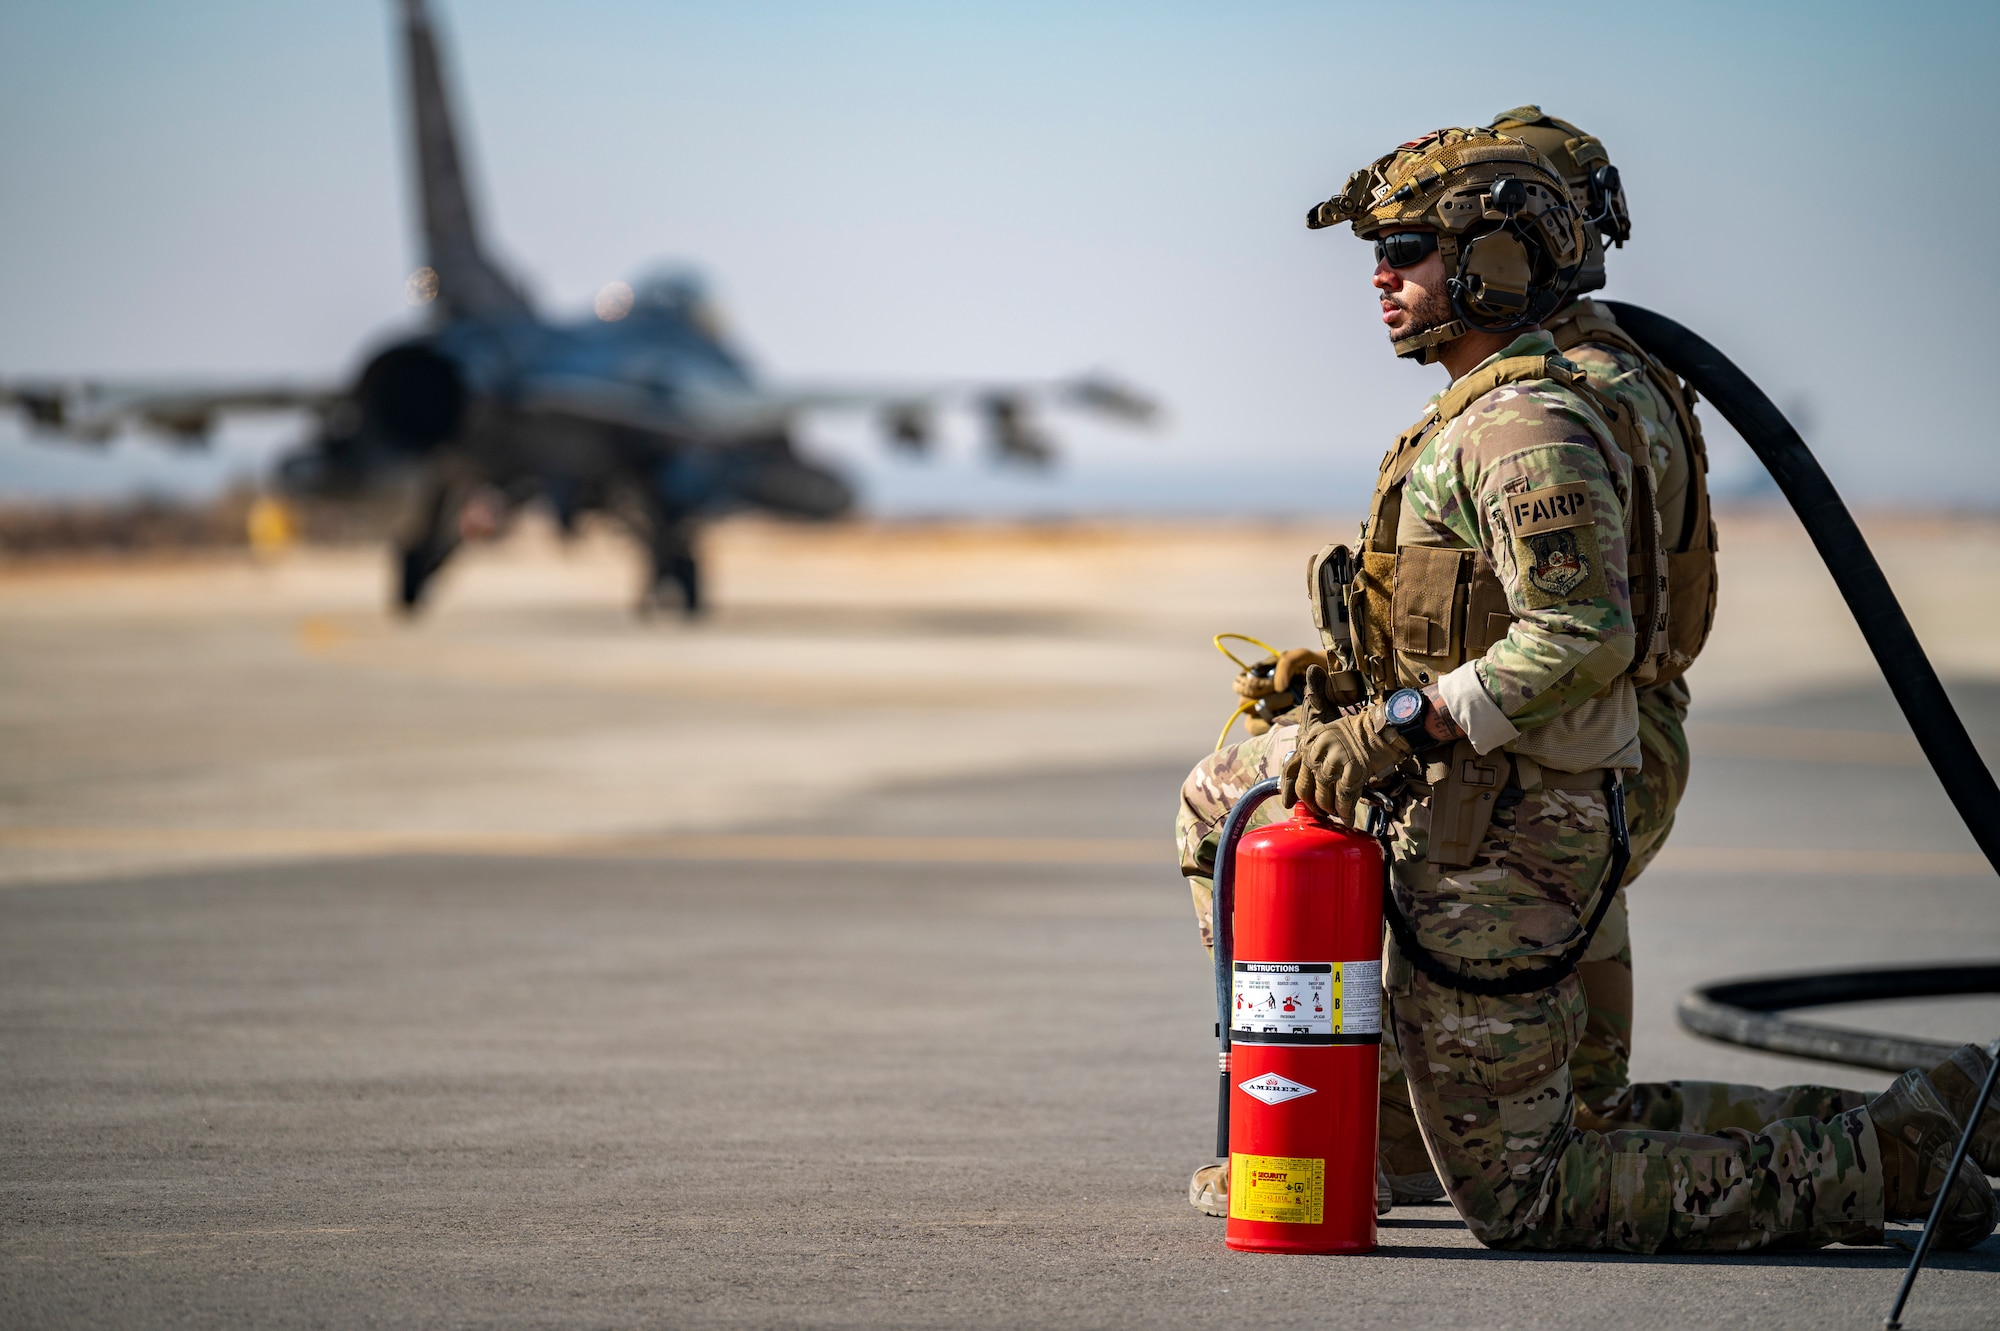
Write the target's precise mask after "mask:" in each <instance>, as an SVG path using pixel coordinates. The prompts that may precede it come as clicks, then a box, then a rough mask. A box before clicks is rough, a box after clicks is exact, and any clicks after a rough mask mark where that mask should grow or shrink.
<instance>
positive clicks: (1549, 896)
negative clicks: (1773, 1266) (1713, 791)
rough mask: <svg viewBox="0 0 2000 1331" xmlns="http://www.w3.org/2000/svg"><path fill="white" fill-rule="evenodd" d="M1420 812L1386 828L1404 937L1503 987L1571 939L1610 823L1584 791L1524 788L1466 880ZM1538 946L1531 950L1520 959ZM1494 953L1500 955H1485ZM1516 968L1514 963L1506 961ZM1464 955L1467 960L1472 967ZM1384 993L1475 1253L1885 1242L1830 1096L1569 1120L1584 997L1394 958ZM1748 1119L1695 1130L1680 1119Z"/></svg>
mask: <svg viewBox="0 0 2000 1331" xmlns="http://www.w3.org/2000/svg"><path fill="white" fill-rule="evenodd" d="M1426 822H1427V817H1426V811H1425V810H1424V809H1423V808H1422V806H1421V803H1420V802H1416V803H1413V804H1412V805H1411V806H1410V807H1408V808H1406V809H1405V810H1404V811H1403V814H1402V817H1401V819H1400V820H1399V823H1398V827H1397V846H1396V850H1397V864H1396V868H1395V891H1396V895H1397V899H1398V900H1399V901H1400V902H1402V903H1403V905H1404V908H1405V910H1406V911H1407V912H1408V913H1409V914H1410V916H1411V920H1412V924H1413V927H1414V930H1415V933H1416V935H1417V940H1418V942H1420V943H1421V944H1423V945H1424V946H1425V947H1427V948H1429V949H1430V950H1431V951H1432V952H1433V953H1434V954H1436V955H1439V957H1440V959H1441V960H1443V961H1444V962H1445V964H1446V965H1448V966H1450V967H1452V968H1453V970H1455V971H1456V972H1457V973H1458V974H1459V975H1462V976H1480V977H1505V976H1506V975H1508V974H1510V973H1514V972H1518V971H1520V970H1522V969H1525V968H1529V967H1533V966H1535V965H1538V964H1540V963H1541V962H1542V961H1544V960H1546V956H1547V952H1548V951H1550V950H1554V949H1556V948H1559V947H1560V946H1561V945H1562V943H1563V942H1564V938H1563V937H1562V936H1561V935H1562V932H1563V930H1564V926H1565V923H1566V924H1567V926H1568V933H1569V936H1572V937H1573V936H1574V932H1575V930H1576V928H1577V927H1579V926H1580V923H1581V920H1582V916H1583V913H1584V911H1585V910H1586V909H1587V907H1588V904H1589V901H1590V898H1591V896H1592V893H1593V891H1594V890H1595V888H1596V886H1597V884H1598V883H1599V882H1601V881H1602V876H1603V874H1604V871H1605V868H1606V866H1607V864H1608V862H1609V860H1610V853H1611V836H1610V827H1609V812H1608V809H1607V808H1606V805H1605V802H1604V800H1603V798H1602V796H1601V795H1597V794H1595V793H1593V792H1590V791H1588V790H1587V789H1562V790H1529V791H1527V792H1525V794H1524V796H1523V798H1522V799H1521V800H1520V802H1519V803H1518V804H1516V805H1515V806H1513V807H1512V808H1503V809H1501V810H1500V811H1499V812H1498V813H1496V815H1495V816H1494V820H1493V829H1492V831H1491V833H1490V834H1489V836H1488V838H1487V840H1486V842H1485V844H1484V845H1483V846H1482V847H1481V849H1480V853H1479V856H1478V859H1477V860H1476V862H1475V863H1474V864H1473V866H1472V867H1471V868H1468V869H1453V870H1440V869H1437V868H1435V867H1434V866H1432V865H1431V864H1430V863H1429V862H1428V861H1427V860H1426V859H1425V858H1424V856H1423V852H1424V839H1425V833H1424V826H1425V823H1426ZM1538 943H1539V944H1542V945H1543V948H1542V950H1541V952H1539V953H1529V954H1520V953H1519V949H1520V948H1521V947H1523V946H1533V945H1536V944H1538ZM1496 952H1497V953H1501V954H1502V955H1500V956H1499V957H1497V958H1494V957H1492V954H1494V953H1496ZM1510 953H1511V954H1512V955H1508V954H1510ZM1466 954H1472V955H1466ZM1388 962H1389V964H1388V966H1387V967H1386V969H1385V974H1384V977H1383V988H1384V991H1385V995H1386V997H1387V1000H1388V1009H1389V1027H1390V1030H1391V1031H1392V1032H1393V1035H1394V1039H1395V1042H1396V1045H1397V1048H1398V1051H1399V1053H1400V1055H1401V1061H1402V1064H1403V1066H1404V1068H1405V1069H1406V1070H1407V1082H1408V1087H1409V1095H1410V1101H1411V1106H1412V1109H1413V1111H1414V1116H1415V1118H1416V1121H1417V1124H1418V1126H1419V1128H1420V1129H1421V1132H1422V1135H1423V1139H1424V1142H1425V1145H1426V1146H1427V1147H1428V1148H1429V1153H1430V1158H1431V1160H1432V1161H1433V1162H1434V1163H1435V1164H1436V1166H1437V1169H1438V1173H1439V1176H1440V1177H1441V1178H1442V1180H1443V1182H1444V1185H1445V1190H1446V1191H1447V1193H1449V1195H1450V1196H1451V1199H1452V1203H1453V1205H1454V1206H1456V1207H1457V1209H1458V1212H1459V1214H1460V1215H1461V1216H1462V1217H1463V1218H1464V1219H1465V1222H1466V1225H1467V1226H1468V1228H1470V1229H1471V1230H1472V1233H1473V1235H1474V1237H1476V1238H1478V1239H1479V1240H1480V1242H1482V1243H1485V1244H1488V1245H1489V1246H1493V1247H1503V1248H1585V1249H1605V1248H1609V1249H1615V1250H1619V1251H1625V1252H1663V1251H1676V1250H1678V1251H1709V1252H1737V1251H1744V1250H1747V1249H1752V1248H1764V1247H1819V1246H1823V1245H1825V1244H1828V1243H1879V1242H1881V1238H1882V1232H1881V1231H1882V1217H1883V1186H1882V1158H1881V1151H1880V1147H1879V1145H1878V1143H1877V1141H1876V1136H1875V1130H1874V1127H1873V1125H1872V1124H1871V1123H1870V1122H1869V1117H1868V1110H1867V1109H1866V1108H1863V1107H1859V1106H1848V1107H1844V1108H1841V1109H1839V1110H1838V1111H1837V1112H1831V1113H1825V1114H1824V1116H1822V1113H1821V1111H1825V1110H1830V1109H1832V1108H1833V1106H1834V1105H1835V1104H1840V1103H1843V1102H1842V1101H1841V1100H1839V1099H1838V1097H1839V1096H1840V1095H1841V1094H1842V1093H1838V1092H1819V1091H1814V1090H1811V1089H1808V1088H1794V1089H1792V1090H1788V1091H1774V1092H1766V1091H1762V1090H1759V1089H1757V1088H1753V1087H1737V1088H1726V1089H1722V1088H1718V1092H1717V1093H1716V1094H1713V1095H1711V1094H1709V1093H1708V1092H1706V1091H1703V1090H1700V1089H1695V1090H1694V1091H1692V1093H1691V1092H1690V1089H1689V1088H1690V1087H1691V1086H1692V1085H1693V1084H1690V1083H1681V1084H1679V1085H1678V1086H1672V1084H1669V1085H1670V1087H1671V1089H1663V1090H1660V1091H1657V1092H1656V1091H1655V1090H1654V1089H1653V1088H1642V1087H1634V1088H1631V1090H1630V1091H1628V1092H1627V1093H1626V1095H1625V1096H1624V1097H1622V1098H1621V1100H1620V1101H1619V1102H1618V1103H1617V1105H1616V1106H1614V1107H1616V1108H1622V1109H1623V1111H1624V1113H1625V1114H1628V1115H1632V1116H1635V1117H1638V1118H1644V1119H1645V1120H1647V1121H1655V1122H1661V1123H1664V1122H1665V1121H1666V1120H1667V1119H1669V1118H1674V1117H1678V1118H1679V1119H1680V1120H1681V1121H1680V1122H1679V1123H1678V1124H1675V1125H1674V1128H1673V1129H1669V1130H1664V1131H1662V1130H1647V1129H1641V1128H1627V1127H1623V1126H1620V1125H1619V1124H1617V1123H1615V1122H1613V1121H1611V1120H1609V1119H1607V1118H1606V1117H1605V1116H1603V1115H1596V1114H1592V1113H1590V1112H1589V1111H1587V1110H1586V1111H1583V1112H1581V1113H1579V1111H1578V1106H1577V1104H1576V1099H1575V1095H1574V1092H1573V1089H1572V1086H1571V1082H1570V1069H1569V1063H1570V1058H1571V1055H1572V1053H1573V1052H1574V1050H1575V1048H1576V1046H1577V1044H1578V1042H1579V1041H1580V1040H1581V1039H1582V1036H1583V1033H1584V1028H1585V1023H1586V1016H1587V1013H1586V1010H1585V1003H1584V998H1583V989H1582V984H1581V983H1580V981H1579V979H1578V977H1576V976H1574V975H1572V976H1569V977H1567V978H1566V979H1564V980H1563V981H1561V982H1560V983H1558V984H1557V985H1555V986H1553V987H1552V988H1547V989H1542V990H1537V991H1533V992H1529V993H1524V994H1517V995H1508V996H1503V997H1484V996H1481V995H1477V994H1472V993H1467V992H1465V991H1463V990H1461V989H1458V988H1455V987H1452V986H1449V985H1446V984H1441V983H1439V982H1438V981H1435V980H1432V979H1431V978H1430V977H1428V976H1426V975H1424V974H1423V973H1422V972H1420V971H1418V970H1417V969H1416V968H1415V967H1414V966H1412V965H1411V964H1410V963H1409V961H1408V960H1407V959H1405V958H1404V957H1403V956H1402V955H1400V953H1398V951H1397V950H1396V948H1395V947H1394V946H1393V945H1392V946H1391V947H1390V949H1389V956H1388ZM1807 1105H1810V1107H1809V1108H1808V1109H1807V1112H1804V1113H1797V1114H1795V1115H1794V1116H1792V1117H1778V1118H1775V1119H1768V1120H1765V1121H1763V1122H1757V1123H1735V1124H1730V1125H1727V1126H1724V1125H1720V1124H1715V1125H1710V1124H1702V1125H1700V1130H1699V1131H1691V1130H1689V1129H1690V1127H1691V1126H1693V1125H1690V1124H1688V1123H1687V1122H1686V1120H1687V1118H1688V1116H1689V1115H1690V1114H1691V1113H1699V1112H1703V1111H1704V1110H1714V1111H1717V1112H1718V1113H1720V1114H1722V1115H1723V1116H1727V1117H1737V1118H1743V1117H1746V1116H1748V1115H1750V1114H1752V1113H1755V1112H1758V1111H1764V1110H1771V1109H1780V1110H1782V1109H1784V1108H1787V1107H1789V1108H1794V1109H1797V1108H1800V1107H1802V1106H1807Z"/></svg>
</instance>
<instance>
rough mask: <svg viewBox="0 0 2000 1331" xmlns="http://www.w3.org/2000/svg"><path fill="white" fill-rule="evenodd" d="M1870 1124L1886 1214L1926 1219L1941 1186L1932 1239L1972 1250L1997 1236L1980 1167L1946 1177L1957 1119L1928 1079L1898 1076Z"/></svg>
mask: <svg viewBox="0 0 2000 1331" xmlns="http://www.w3.org/2000/svg"><path fill="white" fill-rule="evenodd" d="M1868 1120H1869V1122H1871V1123H1873V1124H1874V1125H1875V1137H1876V1140H1877V1141H1878V1142H1879V1143H1880V1144H1881V1147H1882V1200H1883V1213H1884V1215H1885V1216H1886V1217H1887V1218H1888V1219H1890V1220H1923V1219H1927V1218H1928V1217H1929V1216H1930V1213H1931V1203H1932V1202H1933V1201H1934V1200H1936V1198H1937V1193H1938V1189H1939V1188H1947V1189H1948V1191H1947V1194H1946V1196H1945V1203H1944V1212H1943V1214H1941V1215H1940V1216H1939V1217H1938V1227H1937V1233H1936V1235H1935V1236H1934V1238H1933V1241H1934V1242H1935V1243H1936V1244H1937V1245H1938V1246H1939V1247H1940V1248H1970V1247H1972V1246H1973V1245H1974V1244H1976V1243H1979V1242H1981V1241H1982V1240H1984V1239H1985V1237H1986V1236H1987V1235H1988V1234H1991V1233H1992V1232H1993V1224H1994V1220H1995V1207H1994V1204H1993V1189H1991V1188H1989V1187H1987V1186H1986V1176H1985V1175H1984V1174H1982V1173H1980V1171H1979V1166H1978V1165H1975V1164H1973V1163H1972V1161H1970V1160H1966V1161H1963V1162H1961V1163H1960V1165H1959V1168H1958V1173H1957V1174H1956V1175H1954V1176H1953V1177H1951V1178H1950V1179H1946V1178H1945V1166H1947V1165H1949V1164H1950V1163H1951V1154H1952V1151H1953V1150H1954V1149H1955V1148H1956V1147H1957V1146H1958V1131H1959V1129H1958V1121H1957V1120H1956V1119H1954V1118H1953V1117H1952V1116H1951V1110H1949V1109H1947V1108H1946V1107H1945V1103H1944V1101H1943V1100H1942V1099H1941V1098H1939V1096H1938V1093H1937V1088H1936V1087H1934V1086H1932V1085H1931V1081H1930V1078H1929V1077H1926V1076H1925V1075H1924V1074H1923V1073H1922V1072H1920V1071H1918V1070H1917V1069H1915V1068H1912V1069H1910V1070H1909V1071H1908V1072H1905V1073H1904V1074H1903V1075H1902V1076H1900V1077H1898V1078H1896V1080H1895V1082H1894V1084H1892V1085H1891V1086H1890V1087H1889V1089H1888V1090H1886V1091H1884V1092H1882V1094H1880V1095H1878V1096H1876V1097H1875V1099H1874V1100H1873V1101H1871V1102H1870V1103H1869V1105H1868Z"/></svg>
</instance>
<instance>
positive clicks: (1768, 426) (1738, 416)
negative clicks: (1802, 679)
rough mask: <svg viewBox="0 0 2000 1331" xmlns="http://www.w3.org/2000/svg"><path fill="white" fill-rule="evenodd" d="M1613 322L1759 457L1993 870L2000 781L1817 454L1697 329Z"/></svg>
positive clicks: (1642, 318)
mask: <svg viewBox="0 0 2000 1331" xmlns="http://www.w3.org/2000/svg"><path fill="white" fill-rule="evenodd" d="M1600 303H1601V304H1602V305H1603V306H1604V307H1605V308H1606V309H1608V310H1610V311H1611V313H1612V314H1613V315H1614V316H1615V317H1616V318H1617V320H1618V326H1619V327H1620V328H1622V329H1624V330H1625V332H1626V333H1628V334H1630V335H1631V338H1632V340H1633V341H1635V342H1637V343H1638V344H1639V345H1640V346H1642V347H1644V348H1645V349H1646V350H1647V351H1648V352H1649V353H1651V354H1652V355H1654V356H1656V357H1658V358H1659V359H1660V360H1661V361H1662V362H1664V363H1665V364H1666V367H1667V368H1668V369H1670V370H1672V371H1673V372H1674V373H1675V374H1678V375H1679V376H1680V377H1681V378H1683V379H1685V380H1687V381H1688V383H1689V384H1690V385H1692V386H1693V387H1694V390H1695V391H1696V392H1697V393H1700V394H1701V395H1702V396H1703V397H1705V398H1707V399H1708V400H1709V401H1710V402H1712V403H1714V404H1715V409H1716V410H1717V411H1719V412H1721V413H1722V418H1723V419H1724V420H1726V421H1728V422H1729V424H1730V425H1731V426H1732V427H1734V428H1735V430H1736V433H1738V434H1740V435H1742V436H1743V442H1744V443H1746V444H1748V445H1750V449H1751V451H1752V452H1754V453H1756V455H1757V459H1758V461H1760V462H1762V463H1763V464H1764V467H1765V470H1767V471H1769V472H1770V473H1771V479H1772V480H1774V481H1776V482H1777V483H1778V489H1779V490H1781V491H1783V492H1784V496H1785V498H1786V499H1787V500H1788V501H1790V503H1791V505H1792V511H1793V512H1795V513H1797V514H1798V515H1799V521H1800V522H1801V523H1802V524H1803V525H1804V526H1805V529H1806V534H1807V535H1808V536H1810V537H1812V542H1813V545H1815V546H1816V547H1818V549H1819V557H1820V559H1821V560H1822V561H1824V562H1825V564H1826V569H1827V572H1829V573H1831V574H1832V575H1833V581H1834V585H1835V586H1837V587H1839V588H1840V594H1841V595H1842V596H1844V597H1846V598H1847V608H1848V610H1849V611H1850V612H1852V614H1853V615H1854V622H1855V623H1856V624H1857V625H1859V626H1860V629H1861V636H1862V637H1863V638H1866V639H1867V640H1868V649H1869V650H1870V651H1872V652H1874V653H1875V663H1876V664H1877V665H1879V666H1880V667H1881V668H1882V676H1883V678H1885V679H1887V680H1888V681H1889V691H1890V692H1892V693H1894V694H1895V695H1896V702H1897V704H1898V705H1899V706H1901V707H1902V709H1903V716H1904V718H1905V719H1907V720H1908V721H1909V723H1910V729H1911V730H1912V731H1913V732H1915V734H1916V737H1917V743H1918V744H1919V745H1921V746H1922V747H1923V751H1924V757H1926V758H1928V759H1929V760H1930V764H1931V770H1933V771H1935V772H1936V773H1937V776H1938V780H1939V781H1941V782H1943V783H1944V789H1945V793H1946V794H1947V795H1949V796H1951V802H1952V805H1953V806H1954V807H1955V808H1956V809H1957V810H1958V816H1959V817H1960V818H1963V819H1964V820H1965V826H1966V828H1967V830H1969V831H1970V832H1971V833H1972V839H1973V840H1974V841H1976V842H1978V843H1979V849H1980V850H1981V851H1983V852H1985V855H1986V858H1987V860H1988V861H1989V862H1990V863H1991V864H1992V865H1993V867H1994V869H1995V870H1996V871H2000V786H1995V785H1994V783H1993V774H1992V773H1991V772H1989V771H1987V770H1986V763H1985V760H1983V759H1982V758H1981V757H1980V756H1979V750H1978V749H1977V748H1975V747H1974V746H1973V743H1972V736H1971V735H1969V734H1967V733H1966V730H1965V723H1964V722H1963V721H1961V720H1959V718H1958V710H1957V709H1956V708H1954V707H1953V706H1952V705H1951V698H1950V697H1949V696H1948V695H1947V694H1946V693H1945V691H1944V685H1943V684H1942V683H1940V682H1939V681H1938V676H1937V671H1936V670H1935V669H1933V668H1932V666H1931V661H1930V658H1929V657H1928V656H1925V655H1924V649H1923V646H1922V644H1920V643H1919V642H1918V641H1917V635H1916V633H1915V632H1914V631H1912V630H1911V628H1910V621H1909V619H1908V618H1907V617H1906V616H1905V615H1904V614H1903V607H1902V606H1901V605H1900V604H1898V603H1897V601H1896V593H1895V592H1893V591H1891V590H1890V589H1889V580H1888V579H1887V578H1885V577H1883V576H1882V566H1881V565H1880V564H1877V563H1876V562H1875V555H1874V552H1873V551H1871V550H1870V549H1869V548H1868V542H1866V541H1864V540H1862V539H1861V529H1860V528H1859V527H1857V526H1855V525H1854V516H1853V515H1852V514H1850V513H1849V512H1848V511H1847V505H1846V504H1844V503H1842V502H1841V500H1840V495H1839V493H1838V492H1837V491H1836V490H1835V489H1834V488H1833V482H1832V481H1830V480H1828V479H1827V475H1826V472H1824V471H1823V470H1821V469H1820V465H1819V461H1818V459H1816V458H1814V457H1813V455H1812V452H1811V450H1809V449H1808V448H1807V447H1806V444H1805V440H1803V439H1801V438H1799V432H1798V431H1797V430H1794V429H1793V428H1792V424H1791V422H1790V421H1788V420H1786V419H1785V417H1784V413H1783V412H1781V411H1779V410H1778V409H1777V407H1775V406H1773V405H1772V404H1771V399H1770V398H1768V397H1766V396H1764V392H1763V390H1762V389H1760V388H1758V387H1757V385H1756V384H1754V383H1752V382H1751V381H1750V376H1749V375H1747V374H1745V373H1743V371H1741V370H1739V369H1737V368H1736V366H1735V365H1734V364H1733V363H1731V361H1730V359H1729V357H1727V356H1725V355H1723V354H1722V353H1721V352H1720V351H1717V350H1716V349H1715V348H1714V347H1713V346H1711V345H1710V344H1709V343H1708V341H1707V340H1706V339H1704V338H1702V337H1701V336H1699V335H1698V334H1696V333H1694V332H1692V331H1690V330H1689V329H1687V328H1684V327H1682V326H1681V325H1680V324H1677V323H1675V322H1674V321H1673V320H1672V319H1669V318H1667V317H1666V316H1665V315H1664V314H1655V313H1654V312H1653V311H1651V310H1648V309H1642V308H1640V307H1639V306H1637V305H1627V304H1626V303H1625V302H1623V301H1617V300H1607V301H1602V302H1600Z"/></svg>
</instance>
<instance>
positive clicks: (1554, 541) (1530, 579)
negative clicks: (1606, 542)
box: [1514, 522, 1606, 610]
mask: <svg viewBox="0 0 2000 1331" xmlns="http://www.w3.org/2000/svg"><path fill="white" fill-rule="evenodd" d="M1514 563H1515V565H1516V567H1518V568H1519V569H1520V571H1521V583H1522V585H1521V589H1520V591H1521V599H1522V600H1523V601H1524V602H1526V603H1527V606H1528V608H1529V609H1530V610H1545V609H1547V608H1548V607H1550V606H1556V605H1567V604H1568V603H1569V602H1571V601H1587V600H1590V599H1591V598H1592V597H1596V596H1603V595H1605V594H1606V591H1605V585H1604V560H1603V558H1602V556H1601V555H1600V554H1599V553H1598V549H1597V524H1596V523H1595V522H1586V523H1583V524H1582V525H1581V526H1575V527H1563V528H1560V529H1558V530H1556V531H1543V532H1535V533H1533V534H1532V535H1528V536H1516V537H1515V538H1514Z"/></svg>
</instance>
